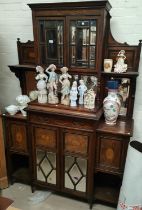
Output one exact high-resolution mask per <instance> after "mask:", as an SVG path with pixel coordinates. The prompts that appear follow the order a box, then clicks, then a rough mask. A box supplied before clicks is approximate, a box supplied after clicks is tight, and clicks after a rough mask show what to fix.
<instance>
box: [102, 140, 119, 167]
mask: <svg viewBox="0 0 142 210" xmlns="http://www.w3.org/2000/svg"><path fill="white" fill-rule="evenodd" d="M120 161H121V141H116V140H113V139H103V138H102V139H101V140H100V153H99V163H100V164H101V165H105V166H110V167H115V168H119V167H120Z"/></svg>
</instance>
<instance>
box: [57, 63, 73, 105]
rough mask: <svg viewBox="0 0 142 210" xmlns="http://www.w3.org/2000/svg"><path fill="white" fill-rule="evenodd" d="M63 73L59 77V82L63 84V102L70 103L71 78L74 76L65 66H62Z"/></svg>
mask: <svg viewBox="0 0 142 210" xmlns="http://www.w3.org/2000/svg"><path fill="white" fill-rule="evenodd" d="M61 72H62V75H61V76H60V78H59V82H60V83H61V84H62V88H61V93H62V96H61V104H64V105H69V103H70V99H69V93H70V81H69V78H72V76H71V75H70V74H68V73H67V72H68V68H67V67H63V68H61Z"/></svg>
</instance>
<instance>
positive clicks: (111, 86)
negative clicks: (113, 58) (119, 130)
mask: <svg viewBox="0 0 142 210" xmlns="http://www.w3.org/2000/svg"><path fill="white" fill-rule="evenodd" d="M107 87H108V96H107V97H106V98H105V99H104V101H103V109H104V116H105V122H106V124H108V125H115V124H116V121H117V118H118V115H119V112H120V107H121V103H120V100H119V98H118V96H117V93H118V90H117V89H118V81H108V83H107Z"/></svg>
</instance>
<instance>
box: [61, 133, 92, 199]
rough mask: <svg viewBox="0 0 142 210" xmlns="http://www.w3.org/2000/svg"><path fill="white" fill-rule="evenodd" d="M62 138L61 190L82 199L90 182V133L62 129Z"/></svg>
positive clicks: (87, 190)
mask: <svg viewBox="0 0 142 210" xmlns="http://www.w3.org/2000/svg"><path fill="white" fill-rule="evenodd" d="M62 137H63V139H62V140H63V142H62V165H63V166H64V167H63V168H62V173H63V176H62V177H64V178H63V180H62V190H63V191H65V192H69V193H70V194H76V195H78V196H81V197H84V196H86V195H87V194H88V193H89V191H90V186H89V185H90V183H89V182H90V181H92V180H89V178H90V175H91V171H90V170H89V165H90V164H91V160H90V157H89V151H90V149H91V148H90V146H91V141H92V133H89V132H81V131H74V130H69V129H64V130H63V133H62ZM90 152H91V151H90Z"/></svg>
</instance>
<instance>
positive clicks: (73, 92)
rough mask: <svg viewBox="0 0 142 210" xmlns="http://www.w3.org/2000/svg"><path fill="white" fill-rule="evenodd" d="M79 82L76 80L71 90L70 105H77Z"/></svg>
mask: <svg viewBox="0 0 142 210" xmlns="http://www.w3.org/2000/svg"><path fill="white" fill-rule="evenodd" d="M77 94H78V91H77V82H76V81H74V82H73V84H72V87H71V90H70V106H77V104H76V100H77Z"/></svg>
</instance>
